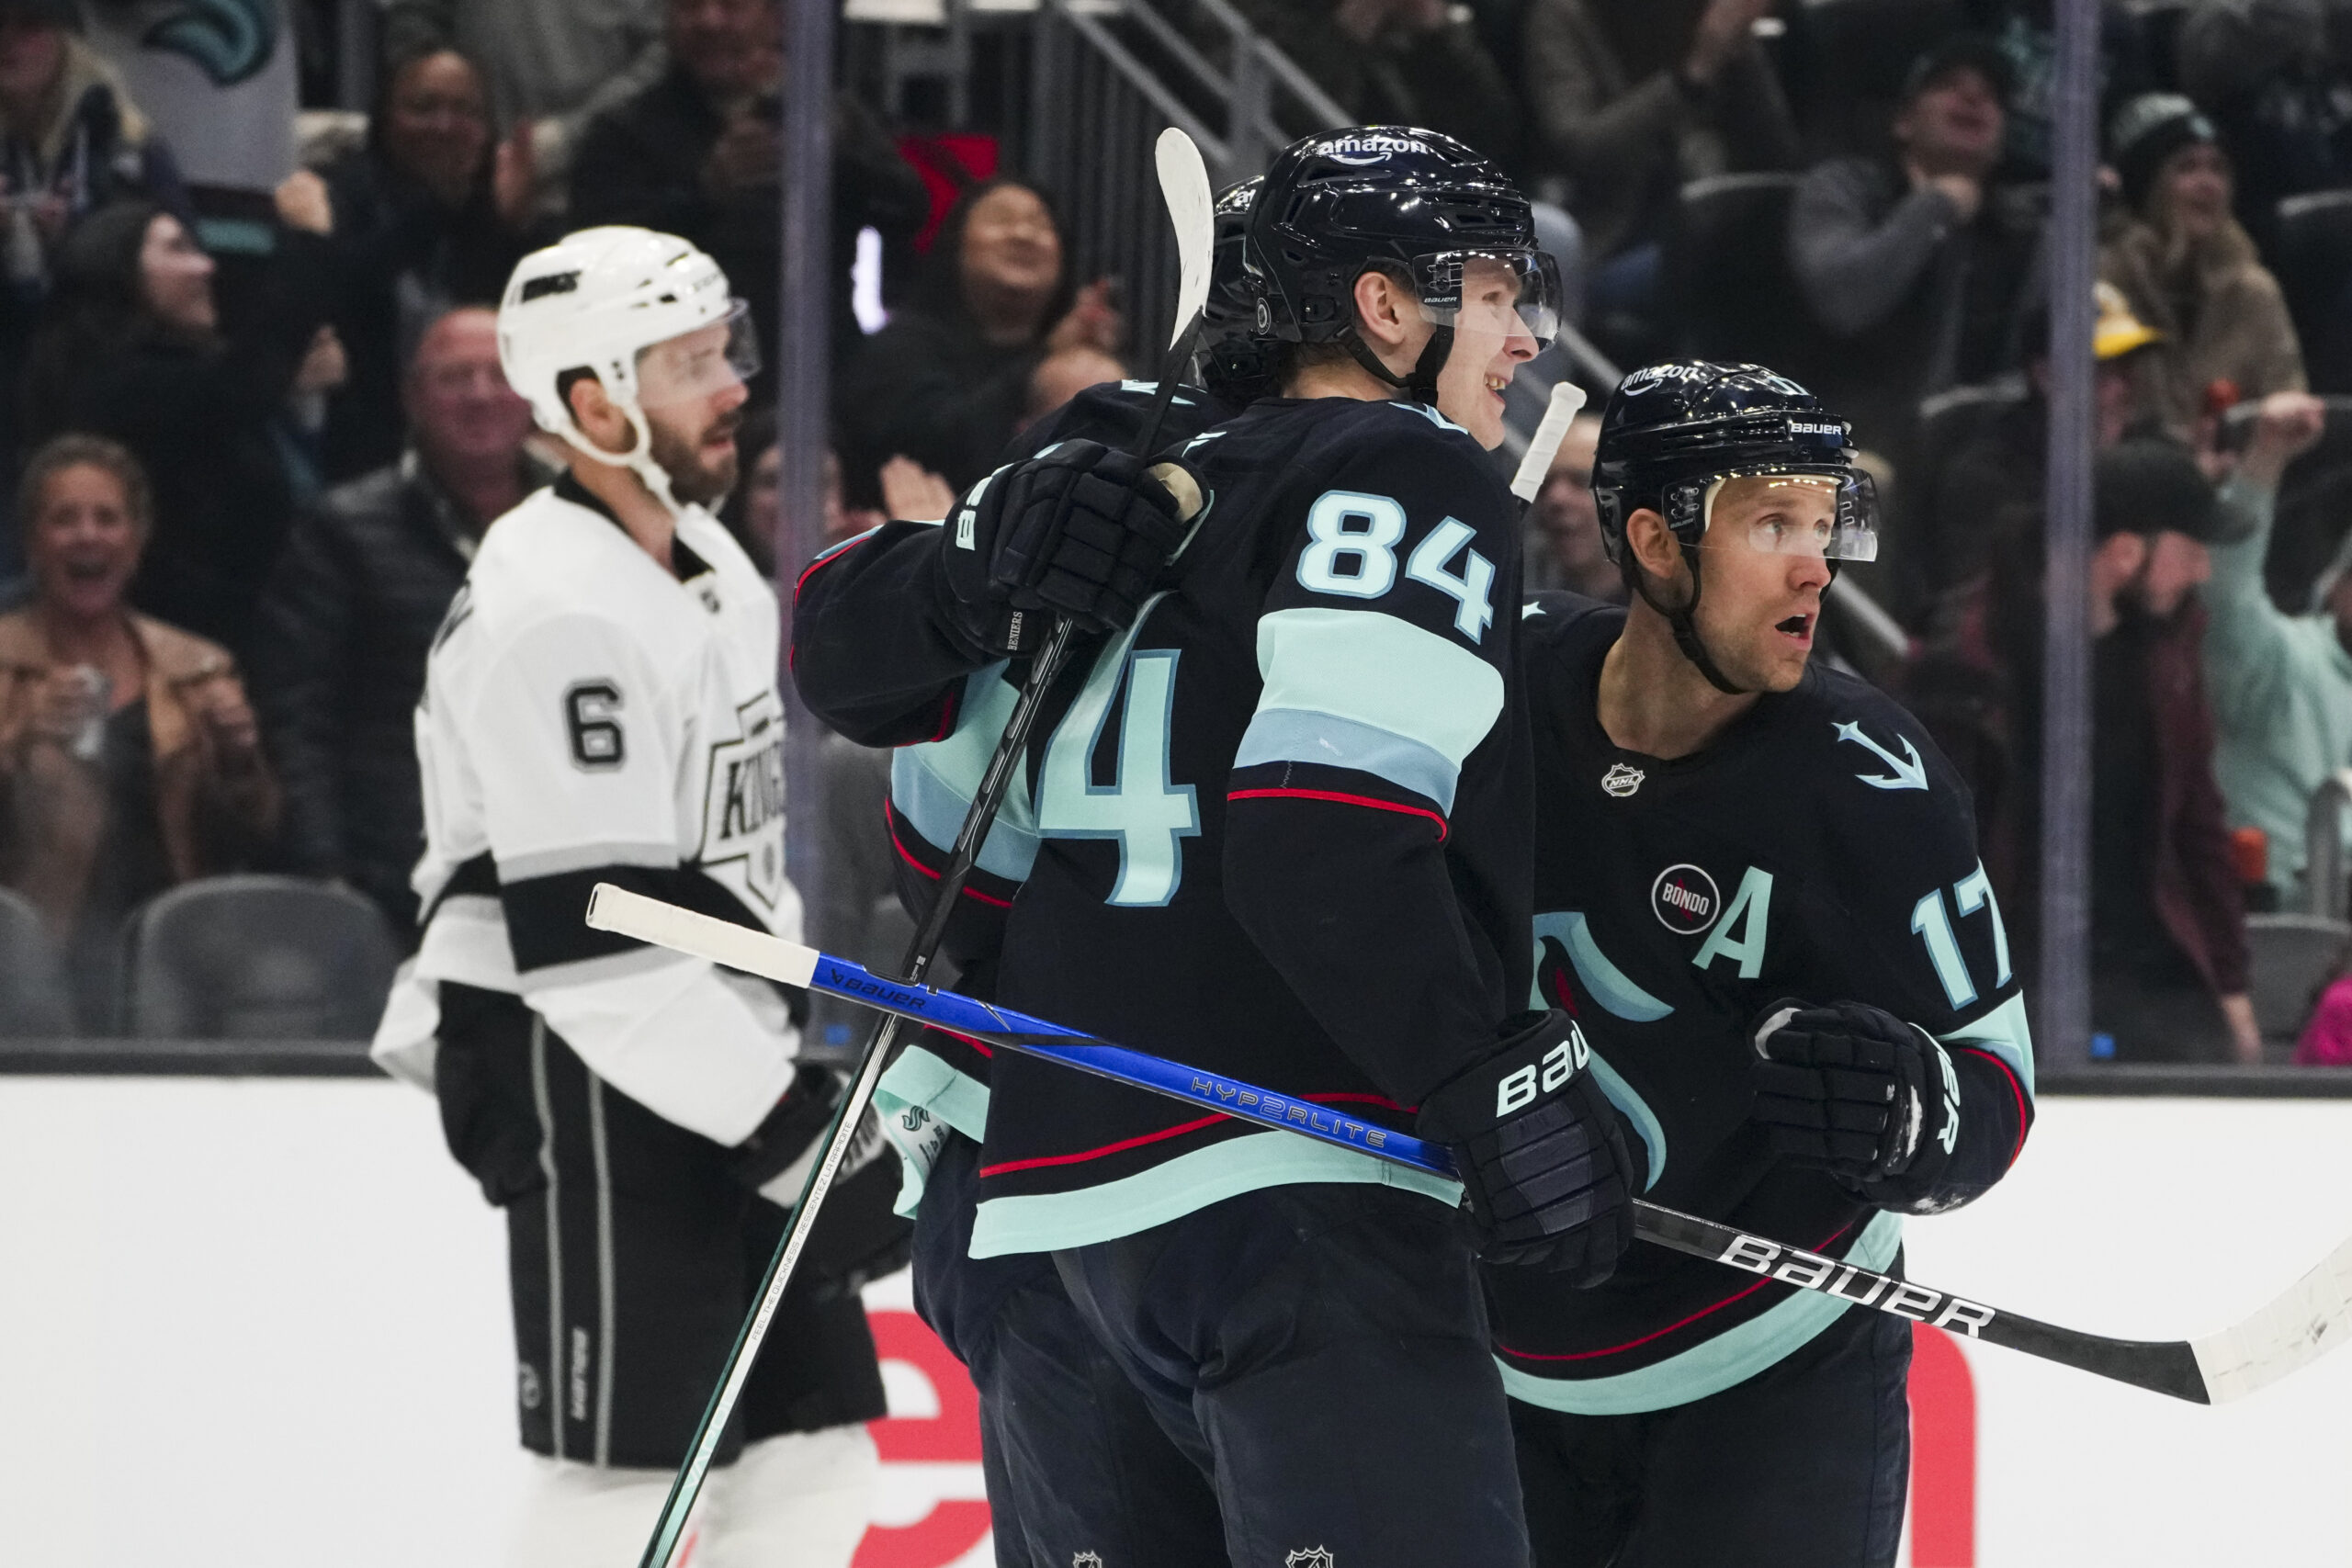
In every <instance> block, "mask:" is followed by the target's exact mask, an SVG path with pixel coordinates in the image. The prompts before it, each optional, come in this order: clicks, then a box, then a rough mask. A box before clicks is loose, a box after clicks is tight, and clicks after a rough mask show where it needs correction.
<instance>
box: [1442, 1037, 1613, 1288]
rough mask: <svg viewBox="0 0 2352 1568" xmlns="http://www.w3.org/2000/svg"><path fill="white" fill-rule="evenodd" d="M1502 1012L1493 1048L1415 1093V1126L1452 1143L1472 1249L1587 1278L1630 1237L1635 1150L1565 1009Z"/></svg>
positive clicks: (1580, 1283) (1582, 1281)
mask: <svg viewBox="0 0 2352 1568" xmlns="http://www.w3.org/2000/svg"><path fill="white" fill-rule="evenodd" d="M1512 1023H1513V1024H1514V1025H1515V1026H1517V1027H1516V1028H1515V1029H1514V1032H1512V1033H1511V1034H1510V1037H1509V1038H1508V1039H1507V1040H1506V1041H1505V1043H1504V1044H1503V1048H1502V1050H1501V1051H1500V1052H1498V1054H1497V1055H1494V1056H1493V1057H1491V1058H1489V1059H1488V1060H1487V1061H1484V1062H1481V1063H1479V1064H1478V1066H1476V1067H1473V1068H1472V1069H1470V1071H1468V1072H1466V1073H1464V1074H1463V1075H1462V1076H1461V1077H1457V1078H1455V1079H1454V1080H1453V1082H1452V1083H1449V1084H1447V1085H1446V1086H1445V1087H1444V1088H1443V1089H1439V1090H1437V1092H1435V1093H1434V1094H1431V1095H1430V1096H1429V1097H1428V1098H1427V1099H1426V1100H1423V1101H1422V1103H1421V1111H1420V1117H1419V1121H1418V1122H1416V1123H1415V1125H1414V1131H1415V1132H1417V1133H1419V1134H1420V1135H1421V1136H1422V1137H1424V1138H1430V1139H1434V1140H1435V1141H1437V1142H1439V1143H1442V1144H1444V1145H1447V1146H1449V1147H1450V1148H1452V1149H1453V1165H1454V1168H1455V1169H1456V1170H1457V1171H1459V1172H1460V1173H1461V1176H1462V1192H1463V1198H1464V1202H1465V1203H1466V1204H1467V1206H1468V1209H1469V1213H1470V1223H1471V1227H1472V1230H1473V1233H1474V1235H1475V1236H1476V1246H1477V1248H1478V1255H1479V1256H1480V1257H1482V1258H1486V1259H1487V1261H1488V1262H1489V1263H1517V1264H1521V1265H1525V1266H1527V1267H1530V1268H1535V1269H1549V1270H1552V1271H1554V1272H1557V1273H1563V1274H1566V1275H1568V1276H1569V1277H1570V1278H1569V1282H1570V1283H1571V1284H1573V1285H1576V1286H1577V1287H1579V1288H1582V1287H1585V1286H1590V1285H1598V1284H1600V1282H1601V1281H1602V1280H1606V1279H1608V1278H1609V1276H1610V1275H1611V1274H1612V1273H1614V1272H1615V1271H1616V1268H1617V1258H1618V1257H1619V1255H1620V1254H1622V1253H1623V1251H1624V1250H1625V1248H1627V1247H1630V1246H1632V1245H1633V1241H1634V1208H1633V1198H1634V1193H1635V1192H1637V1191H1639V1190H1641V1188H1642V1186H1643V1184H1644V1183H1645V1180H1646V1179H1647V1176H1648V1164H1647V1161H1646V1159H1645V1151H1642V1150H1641V1142H1640V1139H1639V1138H1638V1137H1633V1138H1629V1137H1628V1136H1627V1135H1626V1130H1625V1124H1624V1119H1623V1117H1622V1116H1621V1115H1620V1114H1619V1113H1618V1111H1617V1108H1616V1107H1615V1106H1613V1105H1611V1104H1610V1103H1609V1100H1608V1099H1607V1098H1606V1097H1605V1096H1604V1095H1602V1094H1601V1092H1600V1085H1599V1084H1597V1083H1595V1082H1594V1081H1593V1079H1592V1075H1591V1073H1590V1072H1589V1071H1588V1070H1587V1064H1588V1063H1589V1060H1590V1053H1589V1050H1588V1048H1587V1047H1586V1045H1585V1041H1584V1034H1583V1032H1581V1031H1579V1030H1578V1029H1577V1026H1576V1023H1575V1021H1573V1020H1571V1019H1570V1018H1569V1017H1568V1015H1567V1014H1566V1013H1565V1012H1559V1011H1556V1010H1555V1011H1553V1012H1548V1013H1522V1014H1521V1015H1520V1017H1519V1018H1518V1019H1514V1020H1513V1021H1512ZM1637 1151H1640V1152H1637Z"/></svg>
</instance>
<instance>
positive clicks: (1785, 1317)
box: [1496, 1210, 1903, 1416]
mask: <svg viewBox="0 0 2352 1568" xmlns="http://www.w3.org/2000/svg"><path fill="white" fill-rule="evenodd" d="M1902 1244H1903V1220H1902V1217H1901V1216H1900V1215H1897V1214H1893V1213H1887V1212H1886V1211H1885V1210H1881V1211H1880V1212H1879V1213H1877V1214H1876V1215H1875V1216H1874V1217H1873V1218H1872V1219H1871V1223H1870V1224H1868V1225H1865V1226H1864V1227H1863V1228H1862V1234H1861V1235H1860V1238H1859V1239H1857V1240H1856V1241H1855V1243H1854V1245H1853V1247H1852V1248H1851V1249H1850V1250H1849V1251H1848V1252H1847V1254H1846V1258H1845V1261H1847V1262H1849V1263H1851V1264H1853V1265H1855V1266H1856V1267H1858V1268H1861V1269H1870V1270H1871V1271H1872V1272H1873V1273H1883V1272H1884V1271H1885V1269H1886V1267H1887V1265H1888V1264H1890V1263H1892V1262H1894V1254H1895V1250H1896V1248H1898V1247H1901V1246H1902ZM1730 1279H1731V1272H1730V1270H1728V1269H1726V1270H1724V1280H1725V1281H1726V1282H1728V1281H1729V1280H1730ZM1853 1304H1854V1303H1852V1302H1849V1301H1847V1300H1845V1299H1843V1298H1842V1297H1838V1296H1825V1295H1823V1294H1822V1293H1821V1292H1818V1291H1798V1292H1795V1293H1794V1294H1792V1295H1791V1296H1790V1297H1789V1299H1788V1300H1787V1301H1784V1302H1781V1303H1777V1304H1776V1305H1774V1306H1773V1307H1772V1308H1771V1309H1770V1311H1767V1312H1765V1313H1762V1314H1758V1316H1755V1317H1751V1318H1749V1319H1748V1320H1747V1322H1746V1323H1743V1324H1741V1325H1739V1326H1738V1327H1736V1328H1732V1329H1727V1330H1725V1331H1724V1332H1723V1333H1721V1334H1718V1335H1716V1336H1715V1337H1713V1339H1710V1340H1708V1341H1707V1342H1706V1343H1705V1344H1703V1345H1696V1346H1693V1347H1692V1348H1690V1349H1688V1350H1685V1351H1683V1352H1682V1354H1680V1355H1679V1356H1673V1357H1669V1358H1668V1359H1666V1360H1663V1361H1660V1362H1658V1363H1657V1365H1656V1366H1652V1367H1644V1368H1642V1369H1641V1370H1640V1371H1632V1372H1620V1373H1618V1374H1617V1375H1616V1376H1615V1377H1605V1378H1578V1379H1567V1378H1545V1377H1536V1376H1533V1375H1532V1374H1530V1373H1527V1372H1523V1371H1520V1370H1519V1369H1518V1368H1517V1367H1514V1366H1511V1365H1510V1364H1509V1363H1507V1362H1505V1361H1504V1360H1503V1359H1502V1358H1500V1357H1497V1358H1496V1364H1497V1365H1498V1366H1499V1367H1501V1369H1502V1374H1503V1390H1504V1392H1505V1393H1509V1394H1510V1396H1511V1397H1512V1398H1513V1399H1521V1400H1525V1401H1526V1402H1527V1403H1528V1404H1540V1405H1542V1406H1543V1407H1544V1409H1546V1410H1565V1411H1566V1412H1567V1413H1568V1414H1569V1415H1571V1416H1637V1415H1639V1414H1641V1413H1642V1412H1643V1411H1645V1410H1667V1409H1671V1408H1672V1407H1673V1406H1675V1405H1678V1404H1690V1403H1691V1401H1692V1400H1694V1399H1704V1398H1706V1397H1707V1396H1708V1395H1709V1394H1711V1393H1722V1392H1723V1391H1724V1390H1725V1389H1727V1388H1729V1387H1731V1386H1732V1385H1733V1384H1734V1383H1738V1382H1747V1380H1748V1379H1749V1378H1752V1377H1754V1376H1755V1375H1756V1374H1757V1373H1758V1372H1760V1371H1764V1370H1765V1369H1766V1368H1767V1367H1770V1366H1773V1365H1776V1364H1777V1363H1779V1362H1780V1361H1781V1360H1784V1359H1787V1358H1788V1357H1789V1356H1791V1355H1792V1354H1794V1353H1795V1352H1796V1351H1797V1350H1798V1349H1800V1348H1803V1347H1804V1345H1805V1344H1806V1343H1807V1342H1809V1341H1810V1340H1812V1339H1813V1337H1815V1335H1818V1334H1819V1333H1820V1332H1821V1331H1822V1330H1823V1329H1825V1328H1826V1327H1828V1326H1829V1325H1831V1324H1833V1323H1835V1322H1837V1321H1838V1314H1840V1313H1842V1312H1844V1311H1846V1310H1847V1309H1848V1308H1849V1307H1850V1306H1852V1305H1853ZM1864 1310H1868V1309H1864ZM1555 1364H1556V1363H1555Z"/></svg>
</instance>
